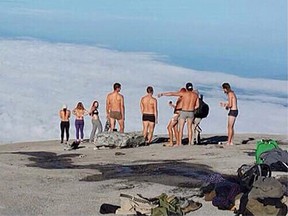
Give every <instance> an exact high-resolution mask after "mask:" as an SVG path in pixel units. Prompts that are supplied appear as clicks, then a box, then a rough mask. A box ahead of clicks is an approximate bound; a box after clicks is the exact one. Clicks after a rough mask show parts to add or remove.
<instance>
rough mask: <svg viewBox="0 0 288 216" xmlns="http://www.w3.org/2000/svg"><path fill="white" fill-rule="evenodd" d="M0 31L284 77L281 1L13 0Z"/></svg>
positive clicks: (5, 6) (1, 7) (3, 8)
mask: <svg viewBox="0 0 288 216" xmlns="http://www.w3.org/2000/svg"><path fill="white" fill-rule="evenodd" d="M0 37H1V38H4V39H9V38H11V39H17V38H29V37H30V38H34V39H39V40H41V41H47V42H52V43H70V44H79V45H88V46H90V45H93V46H100V47H101V46H103V47H105V48H107V49H111V50H118V51H121V52H148V53H155V54H156V55H158V56H163V58H162V61H163V62H167V63H168V64H170V65H175V66H181V67H184V68H189V69H195V70H198V71H210V72H212V71H213V72H222V73H227V74H231V75H233V74H234V75H237V76H240V77H247V78H268V79H276V80H288V77H287V76H288V74H287V58H288V56H287V1H286V0H278V1H274V0H254V1H253V2H251V1H248V0H239V1H237V2H230V1H228V0H217V3H216V4H215V1H213V0H189V1H188V0H183V1H181V2H179V1H176V0H168V1H163V0H159V1H157V2H155V1H152V0H147V1H140V0H133V1H131V0H127V1H121V0H119V1H112V0H105V1H104V0H86V1H85V2H81V1H77V0H62V1H57V0H50V1H41V2H39V1H34V0H21V1H20V0H12V1H2V2H0Z"/></svg>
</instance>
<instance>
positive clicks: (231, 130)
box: [227, 116, 236, 145]
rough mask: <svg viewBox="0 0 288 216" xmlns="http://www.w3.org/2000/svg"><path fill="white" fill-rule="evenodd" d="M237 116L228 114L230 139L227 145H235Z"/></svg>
mask: <svg viewBox="0 0 288 216" xmlns="http://www.w3.org/2000/svg"><path fill="white" fill-rule="evenodd" d="M235 120H236V118H235V117H234V116H228V141H227V145H233V142H232V140H233V137H234V124H235Z"/></svg>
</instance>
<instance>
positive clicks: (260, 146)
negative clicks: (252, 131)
mask: <svg viewBox="0 0 288 216" xmlns="http://www.w3.org/2000/svg"><path fill="white" fill-rule="evenodd" d="M275 148H279V147H278V143H277V142H276V140H272V139H267V140H265V139H262V140H259V141H257V143H256V151H255V159H256V164H262V163H263V160H262V159H261V157H260V156H261V154H262V153H263V152H267V151H270V150H272V149H275Z"/></svg>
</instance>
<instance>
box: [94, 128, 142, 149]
mask: <svg viewBox="0 0 288 216" xmlns="http://www.w3.org/2000/svg"><path fill="white" fill-rule="evenodd" d="M95 145H96V147H108V148H135V147H139V146H143V145H145V138H144V136H143V135H142V133H141V132H128V133H120V132H116V131H115V132H103V133H100V134H98V135H97V136H96V139H95Z"/></svg>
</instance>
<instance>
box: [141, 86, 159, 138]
mask: <svg viewBox="0 0 288 216" xmlns="http://www.w3.org/2000/svg"><path fill="white" fill-rule="evenodd" d="M146 91H147V94H146V95H145V96H143V97H142V98H141V101H140V108H141V113H142V122H143V136H144V137H145V139H146V141H147V143H148V144H149V143H151V141H152V138H153V133H154V128H155V124H156V123H157V121H158V120H157V119H158V109H157V99H156V98H154V97H153V92H154V91H153V87H152V86H148V87H147V89H146Z"/></svg>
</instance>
